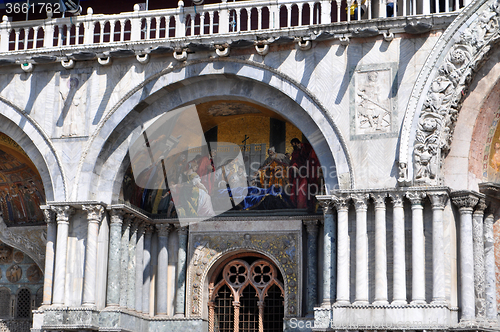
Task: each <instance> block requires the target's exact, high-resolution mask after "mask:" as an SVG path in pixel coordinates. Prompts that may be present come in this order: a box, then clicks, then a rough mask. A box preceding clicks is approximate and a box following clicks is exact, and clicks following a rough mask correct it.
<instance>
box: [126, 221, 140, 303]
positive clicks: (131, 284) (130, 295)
mask: <svg viewBox="0 0 500 332" xmlns="http://www.w3.org/2000/svg"><path fill="white" fill-rule="evenodd" d="M138 229H139V223H138V222H137V221H135V220H134V221H133V222H132V225H131V227H130V241H129V244H128V257H129V259H128V278H127V279H128V281H127V308H129V309H130V310H135V269H136V266H135V260H136V253H135V251H136V249H137V231H138Z"/></svg>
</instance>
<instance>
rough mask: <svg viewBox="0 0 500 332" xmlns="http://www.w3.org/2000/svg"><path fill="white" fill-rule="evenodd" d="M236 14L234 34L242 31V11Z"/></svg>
mask: <svg viewBox="0 0 500 332" xmlns="http://www.w3.org/2000/svg"><path fill="white" fill-rule="evenodd" d="M235 12H236V25H235V26H234V27H235V30H234V31H233V32H239V31H241V11H239V10H236V11H235Z"/></svg>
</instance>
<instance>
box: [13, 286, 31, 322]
mask: <svg viewBox="0 0 500 332" xmlns="http://www.w3.org/2000/svg"><path fill="white" fill-rule="evenodd" d="M30 314H31V293H30V290H29V289H27V288H21V289H20V290H19V291H18V292H17V299H16V318H29V317H30Z"/></svg>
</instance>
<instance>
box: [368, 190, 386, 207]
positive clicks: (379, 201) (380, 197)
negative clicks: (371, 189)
mask: <svg viewBox="0 0 500 332" xmlns="http://www.w3.org/2000/svg"><path fill="white" fill-rule="evenodd" d="M370 197H371V198H372V199H373V201H374V203H375V208H385V198H386V197H387V193H375V194H370Z"/></svg>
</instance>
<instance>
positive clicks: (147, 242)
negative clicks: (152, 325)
mask: <svg viewBox="0 0 500 332" xmlns="http://www.w3.org/2000/svg"><path fill="white" fill-rule="evenodd" d="M144 232H145V234H144V251H143V256H142V259H143V262H142V265H143V266H142V268H143V273H142V312H144V313H145V314H149V311H150V310H149V295H150V293H151V237H152V235H153V226H152V225H149V224H148V225H145V226H144Z"/></svg>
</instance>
